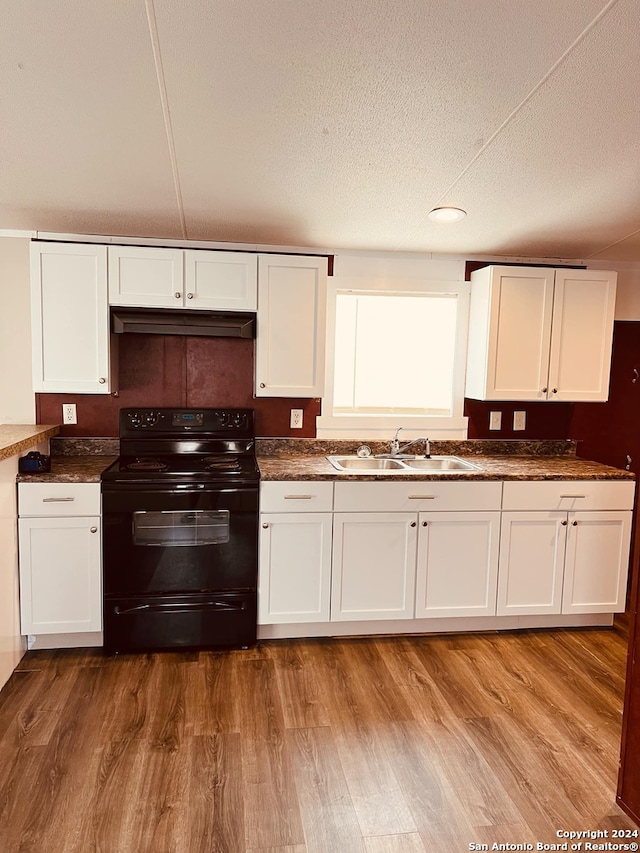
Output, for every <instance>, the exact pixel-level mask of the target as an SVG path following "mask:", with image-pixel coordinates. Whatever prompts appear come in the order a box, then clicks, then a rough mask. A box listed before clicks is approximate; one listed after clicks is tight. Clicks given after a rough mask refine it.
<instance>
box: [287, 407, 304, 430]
mask: <svg viewBox="0 0 640 853" xmlns="http://www.w3.org/2000/svg"><path fill="white" fill-rule="evenodd" d="M289 426H290V427H291V429H302V409H291V420H290V421H289Z"/></svg>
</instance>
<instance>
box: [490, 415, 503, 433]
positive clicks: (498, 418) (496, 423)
mask: <svg viewBox="0 0 640 853" xmlns="http://www.w3.org/2000/svg"><path fill="white" fill-rule="evenodd" d="M489 429H494V430H495V429H502V412H489Z"/></svg>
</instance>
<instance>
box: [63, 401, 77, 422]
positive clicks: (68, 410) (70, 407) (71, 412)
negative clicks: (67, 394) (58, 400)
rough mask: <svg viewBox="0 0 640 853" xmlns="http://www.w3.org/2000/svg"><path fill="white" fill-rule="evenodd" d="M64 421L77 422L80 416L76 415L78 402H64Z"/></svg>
mask: <svg viewBox="0 0 640 853" xmlns="http://www.w3.org/2000/svg"><path fill="white" fill-rule="evenodd" d="M62 423H63V424H77V423H78V416H77V415H76V404H75V403H63V404H62Z"/></svg>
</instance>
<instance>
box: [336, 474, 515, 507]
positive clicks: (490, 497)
mask: <svg viewBox="0 0 640 853" xmlns="http://www.w3.org/2000/svg"><path fill="white" fill-rule="evenodd" d="M335 488H336V490H335V510H336V512H398V511H401V512H411V511H413V512H419V511H434V510H435V511H437V510H491V509H500V502H501V498H502V483H500V482H482V483H460V482H456V483H444V482H442V481H441V480H438V481H436V482H433V481H428V480H414V481H413V482H411V483H398V482H396V483H336V487H335Z"/></svg>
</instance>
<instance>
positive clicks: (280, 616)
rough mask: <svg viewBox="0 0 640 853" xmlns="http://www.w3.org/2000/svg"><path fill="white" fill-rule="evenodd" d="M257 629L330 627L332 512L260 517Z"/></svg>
mask: <svg viewBox="0 0 640 853" xmlns="http://www.w3.org/2000/svg"><path fill="white" fill-rule="evenodd" d="M260 524H261V529H260V584H259V588H258V624H260V625H272V624H281V623H287V622H328V621H329V595H330V587H331V513H330V512H309V513H304V512H292V513H263V514H262V515H261V517H260Z"/></svg>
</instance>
